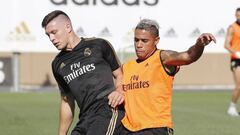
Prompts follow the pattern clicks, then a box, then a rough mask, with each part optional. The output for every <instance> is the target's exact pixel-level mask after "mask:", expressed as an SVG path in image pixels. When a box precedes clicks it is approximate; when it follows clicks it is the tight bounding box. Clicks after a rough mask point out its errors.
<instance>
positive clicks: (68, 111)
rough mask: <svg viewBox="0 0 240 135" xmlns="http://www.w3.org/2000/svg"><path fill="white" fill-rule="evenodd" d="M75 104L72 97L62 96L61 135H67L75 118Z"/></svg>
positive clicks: (68, 95)
mask: <svg viewBox="0 0 240 135" xmlns="http://www.w3.org/2000/svg"><path fill="white" fill-rule="evenodd" d="M74 109H75V103H74V99H73V97H72V95H70V94H67V95H65V94H61V102H60V122H59V132H58V134H59V135H66V134H67V132H68V130H69V128H70V126H71V124H72V121H73V117H74Z"/></svg>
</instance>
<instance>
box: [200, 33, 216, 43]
mask: <svg viewBox="0 0 240 135" xmlns="http://www.w3.org/2000/svg"><path fill="white" fill-rule="evenodd" d="M212 41H213V42H214V43H216V39H215V37H214V36H213V35H212V34H211V33H203V34H201V35H200V36H199V37H198V39H197V42H196V45H200V46H206V45H208V44H209V43H210V42H212Z"/></svg>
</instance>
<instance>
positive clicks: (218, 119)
mask: <svg viewBox="0 0 240 135" xmlns="http://www.w3.org/2000/svg"><path fill="white" fill-rule="evenodd" d="M229 100H230V91H174V97H173V115H174V123H175V126H174V129H175V132H174V134H175V135H238V134H240V118H239V117H238V118H236V117H234V118H233V117H230V116H228V115H226V109H227V107H228V104H229ZM58 103H59V94H58V93H57V92H24V93H9V92H0V135H56V134H57V127H58V110H59V109H58V107H59V104H58ZM238 107H239V108H240V106H239V105H238ZM76 116H77V115H76Z"/></svg>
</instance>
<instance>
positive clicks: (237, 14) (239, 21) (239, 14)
mask: <svg viewBox="0 0 240 135" xmlns="http://www.w3.org/2000/svg"><path fill="white" fill-rule="evenodd" d="M236 18H237V22H238V23H239V24H240V11H237V12H236Z"/></svg>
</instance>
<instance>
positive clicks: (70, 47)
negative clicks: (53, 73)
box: [68, 34, 81, 51]
mask: <svg viewBox="0 0 240 135" xmlns="http://www.w3.org/2000/svg"><path fill="white" fill-rule="evenodd" d="M80 41H81V38H80V37H78V36H77V35H75V34H74V35H73V36H71V37H70V38H69V44H68V50H69V51H71V50H73V48H75V47H76V46H77V45H78V44H79V42H80Z"/></svg>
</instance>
